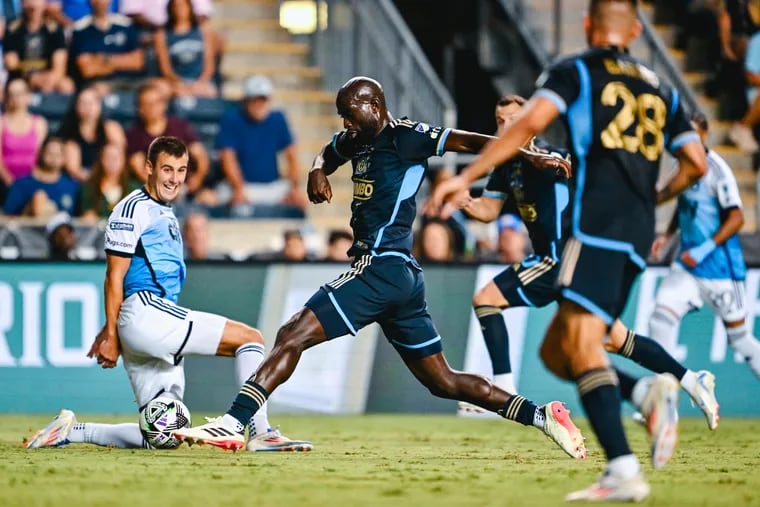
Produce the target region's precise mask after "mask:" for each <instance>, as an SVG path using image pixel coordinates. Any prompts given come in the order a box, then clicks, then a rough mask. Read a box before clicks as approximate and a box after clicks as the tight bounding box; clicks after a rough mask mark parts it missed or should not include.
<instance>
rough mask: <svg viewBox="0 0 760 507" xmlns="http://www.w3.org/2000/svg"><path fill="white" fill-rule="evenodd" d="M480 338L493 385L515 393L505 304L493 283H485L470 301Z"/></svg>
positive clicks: (506, 303)
mask: <svg viewBox="0 0 760 507" xmlns="http://www.w3.org/2000/svg"><path fill="white" fill-rule="evenodd" d="M472 307H473V309H474V310H475V315H476V316H477V317H478V322H480V329H481V330H482V331H483V339H484V341H485V343H486V348H487V349H488V355H489V356H490V358H491V365H492V366H493V383H494V384H495V385H497V386H499V387H500V388H501V389H503V390H505V391H507V392H508V393H516V392H517V390H516V389H515V382H514V379H513V377H512V364H511V362H510V360H509V334H508V332H507V326H506V324H505V323H504V317H502V315H501V312H502V311H503V310H504V309H505V308H508V307H509V302H508V301H507V300H506V298H505V297H504V295H503V294H502V293H501V291H500V290H499V287H498V286H497V285H496V283H494V281H490V282H488V283H487V284H486V285H485V286H484V287H483V288H481V289H480V290H479V291H478V292H477V294H475V296H474V297H473V298H472Z"/></svg>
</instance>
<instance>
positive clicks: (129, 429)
mask: <svg viewBox="0 0 760 507" xmlns="http://www.w3.org/2000/svg"><path fill="white" fill-rule="evenodd" d="M69 441H70V442H71V443H72V444H82V443H85V444H95V445H102V446H104V447H105V446H109V445H112V446H114V447H118V448H120V449H140V448H144V447H147V446H148V445H147V443H146V442H145V441H144V440H143V436H142V433H141V432H140V426H138V424H137V423H123V424H100V423H76V424H75V425H74V428H73V429H72V430H71V434H70V435H69Z"/></svg>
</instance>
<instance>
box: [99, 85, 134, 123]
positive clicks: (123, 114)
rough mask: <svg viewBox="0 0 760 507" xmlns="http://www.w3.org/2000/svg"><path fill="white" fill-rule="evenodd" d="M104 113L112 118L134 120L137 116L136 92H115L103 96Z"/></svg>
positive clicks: (121, 121) (125, 120) (120, 120)
mask: <svg viewBox="0 0 760 507" xmlns="http://www.w3.org/2000/svg"><path fill="white" fill-rule="evenodd" d="M103 115H104V116H105V117H106V118H110V119H111V120H115V121H118V122H120V123H123V122H132V121H134V120H135V119H136V118H137V105H136V103H135V93H134V92H114V93H109V94H108V95H106V96H105V97H103Z"/></svg>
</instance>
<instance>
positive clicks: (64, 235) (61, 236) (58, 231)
mask: <svg viewBox="0 0 760 507" xmlns="http://www.w3.org/2000/svg"><path fill="white" fill-rule="evenodd" d="M45 235H46V236H47V240H48V255H49V257H50V259H53V260H58V261H68V260H74V259H75V258H76V252H75V248H76V245H77V235H76V232H75V231H74V226H73V225H72V224H71V215H69V214H68V213H66V212H65V211H60V212H58V213H56V214H55V215H53V217H52V218H51V219H50V220H49V221H48V223H47V225H45Z"/></svg>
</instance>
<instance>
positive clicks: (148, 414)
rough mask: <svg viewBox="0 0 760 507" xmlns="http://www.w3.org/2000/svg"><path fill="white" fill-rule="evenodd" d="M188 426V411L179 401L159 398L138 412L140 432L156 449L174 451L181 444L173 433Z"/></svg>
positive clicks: (165, 397)
mask: <svg viewBox="0 0 760 507" xmlns="http://www.w3.org/2000/svg"><path fill="white" fill-rule="evenodd" d="M189 426H190V410H188V408H187V407H186V406H185V404H184V403H182V402H181V401H179V400H175V399H174V398H170V397H168V396H159V397H157V398H154V399H152V400H151V401H149V402H148V404H147V405H146V406H145V408H144V409H142V411H141V412H140V431H142V434H143V437H145V440H146V441H147V442H148V443H149V444H150V445H152V446H153V447H155V448H156V449H174V448H176V447H179V445H180V444H181V443H182V442H181V441H180V440H177V439H176V438H175V437H174V431H175V430H178V429H180V428H187V427H189Z"/></svg>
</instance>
